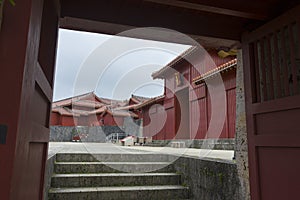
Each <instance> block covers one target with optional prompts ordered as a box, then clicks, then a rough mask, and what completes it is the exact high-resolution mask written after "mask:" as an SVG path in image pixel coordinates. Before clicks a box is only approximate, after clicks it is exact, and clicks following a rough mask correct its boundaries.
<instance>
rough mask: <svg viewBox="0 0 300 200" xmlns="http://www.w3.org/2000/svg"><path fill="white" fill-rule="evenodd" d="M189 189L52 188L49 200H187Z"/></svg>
mask: <svg viewBox="0 0 300 200" xmlns="http://www.w3.org/2000/svg"><path fill="white" fill-rule="evenodd" d="M188 195H189V194H188V188H186V187H183V186H176V185H164V186H130V187H88V188H52V189H50V191H49V197H48V198H49V200H69V199H70V200H82V199H85V200H95V199H101V200H112V199H113V200H119V199H120V200H121V199H122V200H123V199H128V200H130V199H135V200H136V199H143V200H150V199H151V200H154V199H155V200H156V199H163V200H168V199H170V200H171V199H172V200H175V199H187V198H189V196H188Z"/></svg>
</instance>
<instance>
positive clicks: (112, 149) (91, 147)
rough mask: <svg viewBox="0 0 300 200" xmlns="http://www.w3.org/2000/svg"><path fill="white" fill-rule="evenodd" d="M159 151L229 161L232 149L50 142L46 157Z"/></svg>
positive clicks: (160, 152) (231, 156)
mask: <svg viewBox="0 0 300 200" xmlns="http://www.w3.org/2000/svg"><path fill="white" fill-rule="evenodd" d="M149 152H151V153H159V154H171V155H176V156H184V157H193V158H199V159H209V160H224V161H231V160H232V158H233V156H234V151H230V150H207V149H193V148H171V147H148V146H120V145H115V144H111V143H76V142H50V143H49V152H48V157H51V156H53V155H55V154H56V153H91V154H99V153H149Z"/></svg>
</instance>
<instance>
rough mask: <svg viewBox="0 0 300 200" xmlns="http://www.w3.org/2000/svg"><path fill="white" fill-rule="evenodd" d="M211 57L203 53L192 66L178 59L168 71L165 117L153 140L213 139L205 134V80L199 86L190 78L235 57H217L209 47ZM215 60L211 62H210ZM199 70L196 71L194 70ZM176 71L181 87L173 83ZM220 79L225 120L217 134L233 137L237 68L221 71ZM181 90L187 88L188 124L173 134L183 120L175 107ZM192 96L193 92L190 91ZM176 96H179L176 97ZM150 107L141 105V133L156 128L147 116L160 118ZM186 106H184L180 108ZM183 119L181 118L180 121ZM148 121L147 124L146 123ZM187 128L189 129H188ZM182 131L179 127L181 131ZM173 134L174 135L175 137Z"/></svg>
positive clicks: (207, 111)
mask: <svg viewBox="0 0 300 200" xmlns="http://www.w3.org/2000/svg"><path fill="white" fill-rule="evenodd" d="M208 52H209V54H210V57H209V56H208V55H205V56H204V57H202V58H201V59H200V61H199V62H197V63H198V65H196V66H195V68H194V67H192V65H191V64H190V63H188V62H187V61H181V62H178V63H177V64H176V66H174V67H173V68H174V69H175V70H171V71H169V72H167V74H166V78H165V99H164V102H163V106H164V109H165V112H166V114H167V119H166V123H165V126H164V128H163V129H162V130H161V131H159V132H155V133H157V134H156V135H155V136H154V137H153V139H154V140H171V139H204V138H206V137H208V138H212V137H211V136H206V133H207V129H208V126H209V122H210V118H211V99H210V95H209V93H208V89H207V87H206V85H205V83H202V84H200V85H194V83H192V80H193V79H194V78H196V77H198V76H199V72H198V71H200V72H201V73H205V72H207V71H209V70H212V69H214V68H216V66H219V65H221V64H223V63H226V62H228V61H230V60H232V59H234V57H227V58H225V59H223V58H220V57H219V56H218V55H217V51H215V50H209V51H208ZM213 62H214V63H215V65H213V64H212V63H213ZM196 68H197V69H198V70H197V69H196ZM176 72H179V73H180V74H182V75H183V77H184V79H185V80H184V83H183V84H182V85H180V86H176V82H175V76H174V74H175V73H176ZM222 79H223V82H224V86H225V90H226V101H227V102H226V105H227V111H226V119H225V123H224V127H223V130H222V132H221V133H220V138H234V136H235V114H236V113H235V110H236V99H235V98H236V91H235V89H236V71H235V69H232V70H231V71H229V72H226V73H223V74H222ZM184 89H189V96H187V101H189V108H188V109H189V116H188V117H185V118H189V127H184V129H186V130H187V132H186V133H180V135H178V136H176V132H177V130H178V127H179V125H178V124H179V123H180V122H182V121H184V120H183V119H181V117H182V118H184V117H183V116H181V113H180V107H178V106H176V105H177V104H176V102H177V100H176V94H178V93H179V92H181V91H183V90H184ZM193 93H194V94H195V95H192V94H193ZM178 98H179V99H180V98H181V97H178ZM149 108H150V106H147V107H145V108H143V119H144V135H145V136H151V135H153V132H154V131H155V124H151V122H150V116H151V117H152V118H159V117H160V116H159V113H149ZM184 110H185V108H184V109H183V111H184ZM181 120H182V121H181ZM149 124H150V125H149ZM188 129H190V130H188ZM181 132H182V130H181ZM175 136H176V137H175Z"/></svg>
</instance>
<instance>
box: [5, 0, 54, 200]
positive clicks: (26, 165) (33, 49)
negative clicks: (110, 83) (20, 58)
mask: <svg viewBox="0 0 300 200" xmlns="http://www.w3.org/2000/svg"><path fill="white" fill-rule="evenodd" d="M26 4H27V7H26V8H27V9H28V10H27V11H26V12H28V13H30V14H29V15H28V19H27V20H28V36H27V41H26V42H27V49H26V55H24V57H25V63H24V72H23V79H22V80H21V81H22V91H21V97H20V98H21V100H20V101H21V103H20V116H19V122H18V135H17V138H16V141H17V146H16V151H15V155H14V156H15V157H14V160H15V163H14V164H15V166H14V176H13V178H12V189H11V197H10V199H14V200H15V199H16V200H18V199H25V200H27V199H30V200H31V199H42V198H43V186H44V171H45V163H46V159H47V148H48V141H49V133H50V131H49V116H50V110H51V102H52V93H53V90H52V85H53V77H54V74H53V73H54V63H55V52H56V43H57V31H58V19H59V15H58V7H57V5H58V4H57V1H53V0H32V1H27V0H26ZM45 10H47V11H46V12H45ZM49 13H51V14H49ZM45 34H46V35H45ZM43 38H44V39H43ZM45 39H46V40H47V43H45V42H44V43H45V44H47V45H45V44H44V43H41V45H40V41H41V40H45ZM45 54H47V56H41V55H45Z"/></svg>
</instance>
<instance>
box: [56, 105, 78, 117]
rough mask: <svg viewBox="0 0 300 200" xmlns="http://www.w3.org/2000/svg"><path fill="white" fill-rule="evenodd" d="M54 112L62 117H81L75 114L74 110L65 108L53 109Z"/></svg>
mask: <svg viewBox="0 0 300 200" xmlns="http://www.w3.org/2000/svg"><path fill="white" fill-rule="evenodd" d="M52 112H56V113H59V114H60V115H64V116H74V117H78V116H80V114H77V113H74V112H73V111H72V110H70V109H67V108H64V107H56V108H53V109H52Z"/></svg>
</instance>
